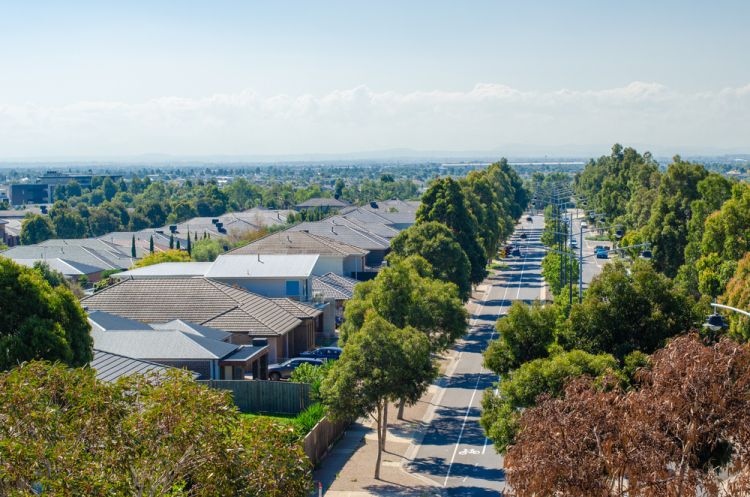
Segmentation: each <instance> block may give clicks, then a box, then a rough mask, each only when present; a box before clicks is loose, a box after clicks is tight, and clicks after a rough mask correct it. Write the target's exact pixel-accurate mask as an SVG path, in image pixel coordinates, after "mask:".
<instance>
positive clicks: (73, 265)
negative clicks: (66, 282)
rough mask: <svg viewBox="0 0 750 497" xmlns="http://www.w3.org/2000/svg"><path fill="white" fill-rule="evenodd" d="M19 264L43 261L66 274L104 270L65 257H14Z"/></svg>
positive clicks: (29, 264)
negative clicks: (67, 259)
mask: <svg viewBox="0 0 750 497" xmlns="http://www.w3.org/2000/svg"><path fill="white" fill-rule="evenodd" d="M13 260H14V261H15V262H16V263H17V264H21V265H23V266H28V267H34V264H36V263H37V262H43V263H45V264H47V265H48V266H49V268H50V269H53V270H55V271H59V272H60V273H62V274H63V275H65V276H81V275H87V274H94V273H98V272H99V271H101V270H102V268H100V267H94V266H89V265H88V264H84V263H82V262H76V261H66V260H65V259H59V258H56V259H13Z"/></svg>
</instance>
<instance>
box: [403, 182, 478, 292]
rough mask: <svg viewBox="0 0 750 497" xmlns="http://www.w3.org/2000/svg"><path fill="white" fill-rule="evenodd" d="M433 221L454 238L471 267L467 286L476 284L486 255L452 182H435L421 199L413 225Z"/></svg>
mask: <svg viewBox="0 0 750 497" xmlns="http://www.w3.org/2000/svg"><path fill="white" fill-rule="evenodd" d="M430 221H437V222H439V223H443V224H444V225H446V226H447V227H448V228H449V229H450V230H451V231H453V233H454V234H455V235H456V240H457V241H458V243H459V245H461V248H462V249H463V251H464V253H466V256H467V257H468V258H469V263H470V264H471V282H472V283H480V282H481V281H482V280H483V279H484V276H485V274H486V270H485V265H486V261H487V255H486V254H485V252H484V249H483V248H482V246H481V244H480V241H479V233H478V229H477V219H476V217H475V216H474V215H473V214H472V213H471V211H470V210H469V206H468V205H467V202H466V197H465V195H464V192H463V190H462V189H461V185H460V184H459V183H458V182H457V181H455V180H454V179H453V178H441V179H436V180H435V181H433V183H432V184H431V185H430V187H429V188H428V189H427V191H426V192H425V193H424V195H422V203H421V204H420V206H419V209H418V210H417V224H420V223H425V222H430Z"/></svg>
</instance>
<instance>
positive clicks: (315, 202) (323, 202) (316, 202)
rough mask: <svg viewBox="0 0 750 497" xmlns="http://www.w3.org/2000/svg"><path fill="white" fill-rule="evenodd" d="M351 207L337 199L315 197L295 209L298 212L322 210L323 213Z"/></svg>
mask: <svg viewBox="0 0 750 497" xmlns="http://www.w3.org/2000/svg"><path fill="white" fill-rule="evenodd" d="M349 205H350V204H349V203H348V202H344V201H343V200H339V199H336V198H322V197H315V198H310V199H307V200H305V201H304V202H300V203H299V204H297V205H295V206H294V208H295V209H296V210H298V211H301V210H305V209H321V210H323V211H328V210H331V209H341V208H343V207H348V206H349Z"/></svg>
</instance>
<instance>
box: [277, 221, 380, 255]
mask: <svg viewBox="0 0 750 497" xmlns="http://www.w3.org/2000/svg"><path fill="white" fill-rule="evenodd" d="M289 230H290V231H305V232H308V233H313V234H315V235H319V236H322V237H325V238H329V239H331V240H335V241H338V242H342V243H346V244H349V245H354V246H355V247H359V248H361V249H365V250H386V249H388V247H389V246H390V242H389V241H388V239H386V238H383V237H382V236H379V235H376V234H375V233H370V232H367V231H366V230H365V229H364V228H363V227H361V226H357V225H356V224H354V223H352V222H351V221H347V220H345V219H343V218H341V217H340V216H334V217H333V218H329V219H325V220H323V221H315V222H307V223H300V224H297V225H295V226H292V227H291V228H289Z"/></svg>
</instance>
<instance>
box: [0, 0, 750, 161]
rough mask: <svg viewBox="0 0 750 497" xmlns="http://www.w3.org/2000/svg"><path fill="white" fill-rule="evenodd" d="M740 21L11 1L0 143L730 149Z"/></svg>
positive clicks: (110, 147)
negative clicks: (624, 145)
mask: <svg viewBox="0 0 750 497" xmlns="http://www.w3.org/2000/svg"><path fill="white" fill-rule="evenodd" d="M748 19H750V2H741V1H733V2H730V1H712V2H709V1H705V2H687V1H682V2H677V1H658V2H657V1H651V2H645V1H630V2H614V1H607V0H599V1H586V2H584V1H555V2H552V1H546V2H542V1H536V2H532V1H526V2H522V1H517V2H510V1H499V0H498V1H494V2H481V1H476V2H471V1H463V2H458V1H451V2H447V1H446V2H441V1H430V2H426V1H424V2H423V1H401V2H393V1H378V2H364V1H361V2H360V1H347V2H344V1H340V2H334V1H330V2H313V1H306V2H302V1H298V2H292V1H273V2H250V1H244V2H232V1H223V0H219V1H203V2H195V1H179V2H178V1H173V2H158V1H149V2H146V1H138V0H135V1H128V2H114V1H111V2H104V1H98V2H82V1H75V0H69V1H67V2H51V1H49V2H46V1H35V2H20V1H18V2H13V3H10V2H6V1H2V0H0V155H3V156H5V157H32V156H61V157H62V156H84V155H85V156H99V155H101V156H111V155H118V156H119V155H123V156H125V155H133V154H141V153H169V154H176V155H195V154H290V153H314V152H326V153H335V152H357V151H366V150H381V149H390V148H413V149H420V150H495V149H497V150H500V151H502V150H503V148H504V147H507V148H508V149H511V150H512V149H513V147H518V146H521V148H524V147H525V149H528V152H529V153H533V152H535V151H538V152H541V151H544V152H547V151H551V150H554V149H555V147H558V148H559V149H560V150H576V149H580V150H581V151H588V150H589V149H596V148H598V147H599V146H602V145H605V144H610V143H611V142H613V141H623V142H629V143H633V144H636V145H641V146H643V147H649V148H651V149H655V150H659V151H661V150H660V147H661V148H664V150H663V152H664V153H669V152H670V150H671V149H672V148H675V147H682V148H689V149H693V148H694V149H696V151H697V150H703V149H705V150H707V151H712V150H735V151H738V150H743V149H746V148H750V147H747V146H748V145H750V143H747V141H746V140H747V138H746V137H748V136H750V124H748V120H749V119H748V118H747V117H746V116H747V115H748V113H747V111H748V110H750V63H748V60H750V59H748V48H750V29H748V27H747V20H748ZM487 128H489V129H487ZM594 151H595V150H592V152H594ZM674 151H675V152H677V151H679V150H674ZM690 151H692V150H690Z"/></svg>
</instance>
